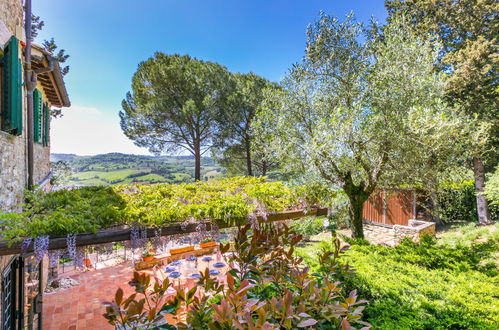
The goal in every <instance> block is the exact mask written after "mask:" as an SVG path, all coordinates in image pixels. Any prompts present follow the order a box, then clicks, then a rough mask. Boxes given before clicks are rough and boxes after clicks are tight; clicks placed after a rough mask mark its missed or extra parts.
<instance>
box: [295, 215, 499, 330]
mask: <svg viewBox="0 0 499 330" xmlns="http://www.w3.org/2000/svg"><path fill="white" fill-rule="evenodd" d="M498 235H499V226H498V225H495V226H487V227H476V226H474V225H473V224H467V225H460V226H451V228H449V229H448V230H446V231H444V232H441V233H439V235H438V240H435V239H431V238H428V239H425V240H424V241H423V242H422V243H421V244H415V243H413V242H410V241H406V242H403V243H402V244H401V245H400V246H398V247H396V248H391V247H381V246H373V245H358V244H353V245H352V246H351V248H350V249H349V251H347V252H346V254H345V256H344V257H343V259H342V260H343V262H346V263H348V264H350V265H351V266H352V267H353V268H354V269H355V274H353V275H352V274H339V275H338V277H339V280H340V281H342V283H343V285H344V286H345V289H346V290H352V289H358V292H359V296H360V297H362V298H365V299H367V300H369V305H368V307H367V308H366V309H365V311H364V316H365V318H366V319H367V321H368V322H370V323H371V324H373V326H374V328H375V329H497V324H499V299H498V293H499V276H498V271H497V263H496V262H497V255H498V244H499V240H498ZM330 238H331V235H330V234H327V233H322V234H320V235H318V236H314V237H313V238H312V240H315V242H312V243H310V244H307V245H305V246H304V247H301V248H299V249H298V251H297V253H298V254H299V255H301V256H303V257H304V259H305V260H306V262H307V263H308V264H309V265H310V266H311V267H312V268H314V267H318V263H317V259H316V257H315V255H316V253H317V251H318V250H320V248H321V245H328V244H329V242H330Z"/></svg>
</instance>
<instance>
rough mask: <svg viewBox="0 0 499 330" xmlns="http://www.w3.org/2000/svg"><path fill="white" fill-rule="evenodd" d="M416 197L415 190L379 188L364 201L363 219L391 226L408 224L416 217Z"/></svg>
mask: <svg viewBox="0 0 499 330" xmlns="http://www.w3.org/2000/svg"><path fill="white" fill-rule="evenodd" d="M416 198H417V195H416V191H415V190H405V189H397V190H388V189H384V190H378V191H376V192H374V193H373V194H372V195H371V197H369V200H367V201H366V202H365V203H364V211H363V213H362V216H363V219H364V220H367V221H369V222H374V223H380V224H384V225H390V226H393V225H403V226H407V225H408V223H409V220H410V219H416V215H417V210H416V208H417V201H416Z"/></svg>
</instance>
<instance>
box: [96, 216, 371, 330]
mask: <svg viewBox="0 0 499 330" xmlns="http://www.w3.org/2000/svg"><path fill="white" fill-rule="evenodd" d="M300 241H301V236H300V235H297V234H296V233H295V232H293V231H292V230H291V229H289V228H288V227H286V226H284V225H283V226H279V227H277V226H274V225H271V224H262V225H261V226H260V228H251V226H250V225H246V226H244V227H239V228H238V232H237V234H236V236H235V239H234V243H233V244H232V246H233V251H232V252H229V250H230V248H231V245H230V244H226V245H223V244H221V246H220V250H221V252H222V253H224V255H225V256H226V262H227V263H228V264H229V265H230V270H229V271H228V272H227V274H226V281H225V283H222V282H221V281H219V279H218V278H216V277H212V276H210V273H209V270H208V269H206V270H205V271H204V272H201V274H200V275H201V279H200V280H199V282H198V283H197V286H195V287H194V288H192V289H184V288H180V289H172V283H171V282H170V281H169V279H168V278H165V279H161V277H160V276H159V273H158V272H157V271H155V272H154V275H148V274H141V273H138V272H136V273H135V274H134V278H133V281H132V282H131V284H132V285H133V286H134V287H135V293H134V294H132V295H130V296H129V297H124V295H123V290H122V289H121V288H120V289H118V290H117V292H116V295H115V297H114V299H113V301H112V302H109V303H106V313H105V314H104V316H105V317H106V319H107V320H108V321H109V323H110V324H112V325H114V326H115V327H117V328H118V329H125V328H128V329H130V328H140V329H153V328H163V329H296V328H314V329H339V328H341V329H353V328H352V325H354V324H358V325H360V326H364V328H363V329H368V328H369V327H370V325H369V324H368V323H366V322H364V321H362V311H363V309H364V307H365V304H366V301H364V300H359V299H358V297H357V293H356V290H352V291H351V292H350V293H349V294H348V295H346V296H345V295H344V294H343V290H342V289H341V285H340V283H339V282H337V281H334V277H335V274H337V272H349V268H348V267H343V266H340V265H339V263H338V260H337V259H338V258H339V257H340V255H341V254H342V252H343V251H344V248H342V247H341V246H340V243H339V241H338V240H337V241H336V242H335V244H334V245H333V246H334V249H333V250H329V251H327V250H325V251H323V252H322V254H321V258H322V259H321V260H322V261H323V268H322V269H321V270H319V271H318V272H317V273H314V274H312V273H310V271H309V268H308V267H306V266H305V265H304V264H303V259H302V258H300V257H297V256H295V253H294V251H295V246H296V244H297V243H299V242H300ZM172 290H173V291H174V293H173V294H170V295H169V294H168V292H169V291H172Z"/></svg>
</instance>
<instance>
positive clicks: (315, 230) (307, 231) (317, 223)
mask: <svg viewBox="0 0 499 330" xmlns="http://www.w3.org/2000/svg"><path fill="white" fill-rule="evenodd" d="M291 228H292V229H293V230H294V231H295V232H296V233H297V234H299V235H301V236H302V237H303V239H304V240H306V241H308V240H309V239H310V236H313V235H317V234H319V233H321V232H322V231H323V230H324V217H309V218H305V219H300V220H296V221H294V222H293V224H292V225H291Z"/></svg>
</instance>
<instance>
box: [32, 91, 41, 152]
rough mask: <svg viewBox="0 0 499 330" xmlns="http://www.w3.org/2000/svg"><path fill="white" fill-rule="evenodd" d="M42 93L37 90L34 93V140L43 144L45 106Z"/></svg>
mask: <svg viewBox="0 0 499 330" xmlns="http://www.w3.org/2000/svg"><path fill="white" fill-rule="evenodd" d="M42 103H43V102H42V93H41V92H40V91H39V90H38V89H35V90H34V91H33V125H34V130H33V133H34V138H35V142H38V143H41V142H42V129H43V123H42V116H43V113H42V111H43V104H42Z"/></svg>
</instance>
